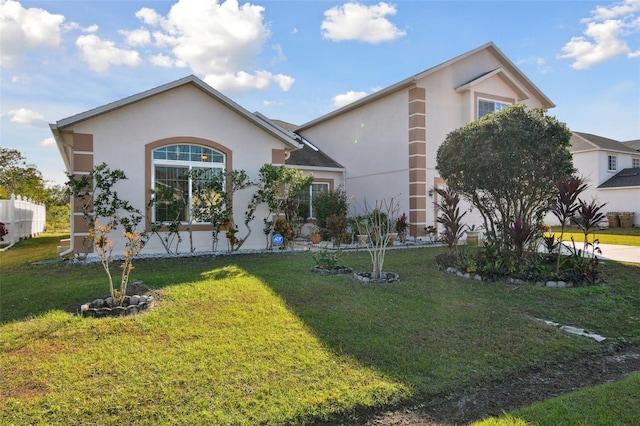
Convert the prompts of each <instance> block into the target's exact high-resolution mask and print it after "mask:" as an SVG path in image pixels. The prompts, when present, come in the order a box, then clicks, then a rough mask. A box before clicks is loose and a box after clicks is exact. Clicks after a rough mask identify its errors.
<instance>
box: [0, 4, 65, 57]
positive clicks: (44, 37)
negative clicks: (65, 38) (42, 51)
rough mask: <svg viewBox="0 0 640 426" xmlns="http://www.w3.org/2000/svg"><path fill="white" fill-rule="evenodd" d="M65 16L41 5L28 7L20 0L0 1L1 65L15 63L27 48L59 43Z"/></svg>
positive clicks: (58, 44) (55, 45)
mask: <svg viewBox="0 0 640 426" xmlns="http://www.w3.org/2000/svg"><path fill="white" fill-rule="evenodd" d="M64 19H65V18H64V16H62V15H56V14H51V13H49V12H47V11H46V10H43V9H40V8H35V7H34V8H28V9H25V8H24V7H22V5H21V4H20V3H18V2H17V1H12V0H8V1H2V2H1V3H0V51H1V52H2V53H0V66H2V67H12V66H14V65H15V64H16V62H17V60H18V58H19V57H20V56H21V55H23V54H24V53H25V52H26V51H28V50H31V49H37V48H41V47H53V48H57V47H59V46H60V33H61V31H62V24H63V22H64Z"/></svg>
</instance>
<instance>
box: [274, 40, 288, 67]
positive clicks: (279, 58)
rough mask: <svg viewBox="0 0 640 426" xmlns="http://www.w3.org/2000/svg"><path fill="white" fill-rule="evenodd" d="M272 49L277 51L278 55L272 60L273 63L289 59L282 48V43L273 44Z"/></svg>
mask: <svg viewBox="0 0 640 426" xmlns="http://www.w3.org/2000/svg"><path fill="white" fill-rule="evenodd" d="M271 49H273V50H274V51H275V52H276V55H275V56H274V57H273V59H272V60H271V64H272V65H274V64H277V63H279V62H284V61H286V60H287V57H286V55H285V54H284V51H283V50H282V45H280V44H274V45H273V46H271Z"/></svg>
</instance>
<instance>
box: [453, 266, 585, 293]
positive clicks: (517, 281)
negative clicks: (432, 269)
mask: <svg viewBox="0 0 640 426" xmlns="http://www.w3.org/2000/svg"><path fill="white" fill-rule="evenodd" d="M444 272H446V273H447V274H452V275H457V276H459V277H461V278H466V279H474V280H476V281H485V280H484V279H483V278H482V276H480V275H478V274H474V275H472V274H470V273H468V272H467V273H463V272H460V271H458V270H457V269H456V268H454V267H451V266H450V267H448V268H446V269H445V270H444ZM503 282H506V283H508V284H515V285H523V284H524V285H535V286H538V287H547V288H572V287H573V286H574V284H573V282H571V281H568V282H565V281H536V282H534V281H525V280H521V279H519V278H506V279H505V280H503Z"/></svg>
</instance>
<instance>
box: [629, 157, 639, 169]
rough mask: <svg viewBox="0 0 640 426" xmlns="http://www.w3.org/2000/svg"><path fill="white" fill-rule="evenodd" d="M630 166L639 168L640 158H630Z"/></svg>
mask: <svg viewBox="0 0 640 426" xmlns="http://www.w3.org/2000/svg"><path fill="white" fill-rule="evenodd" d="M631 167H633V168H634V169H635V168H639V167H640V158H632V159H631Z"/></svg>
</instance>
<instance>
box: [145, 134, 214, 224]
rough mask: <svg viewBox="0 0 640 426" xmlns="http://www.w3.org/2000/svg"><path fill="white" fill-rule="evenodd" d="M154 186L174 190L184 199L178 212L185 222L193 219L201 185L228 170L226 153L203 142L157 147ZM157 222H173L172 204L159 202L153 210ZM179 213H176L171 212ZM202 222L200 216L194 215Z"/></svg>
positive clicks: (181, 219)
mask: <svg viewBox="0 0 640 426" xmlns="http://www.w3.org/2000/svg"><path fill="white" fill-rule="evenodd" d="M151 167H152V170H151V180H152V182H151V187H152V188H154V190H156V191H158V190H160V189H162V188H163V187H164V188H169V189H173V196H174V198H178V199H180V200H182V201H183V202H184V208H183V209H182V210H181V211H179V212H177V214H178V217H177V219H178V220H179V221H181V222H187V221H189V219H190V218H189V212H190V211H191V207H192V204H193V194H194V192H196V189H197V188H198V185H200V184H202V183H204V182H206V181H208V180H211V179H212V178H213V176H214V175H215V174H217V173H223V172H224V170H225V156H224V154H222V153H221V152H218V151H216V150H213V149H211V148H207V147H204V146H200V145H191V144H177V145H167V146H163V147H161V148H156V149H154V150H153V152H152V159H151ZM152 215H153V217H152V220H153V221H154V222H170V221H173V220H175V219H176V218H175V217H169V216H170V214H169V203H168V202H162V201H158V202H156V203H155V204H154V209H153V212H152ZM171 216H175V214H171ZM193 222H195V223H198V222H199V221H198V218H193Z"/></svg>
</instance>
